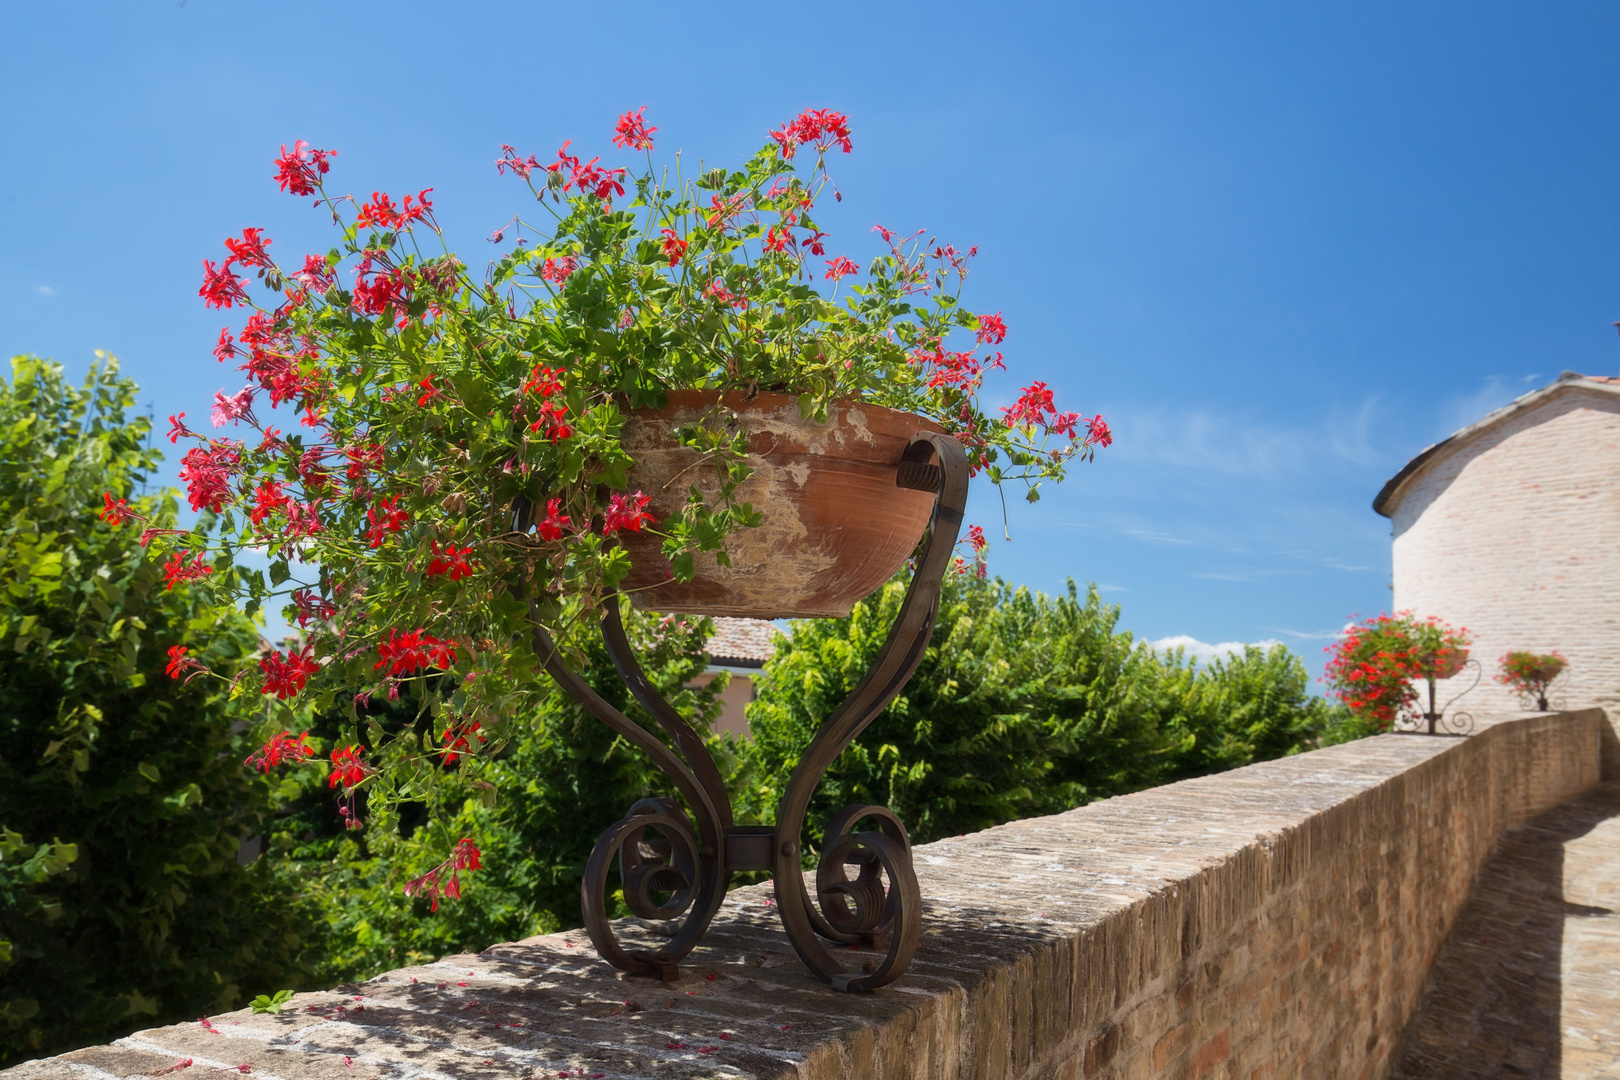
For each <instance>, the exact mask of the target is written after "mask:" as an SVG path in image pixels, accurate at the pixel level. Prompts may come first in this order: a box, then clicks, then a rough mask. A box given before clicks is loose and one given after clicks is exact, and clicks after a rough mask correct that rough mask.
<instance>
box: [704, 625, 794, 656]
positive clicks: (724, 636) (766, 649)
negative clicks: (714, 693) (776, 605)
mask: <svg viewBox="0 0 1620 1080" xmlns="http://www.w3.org/2000/svg"><path fill="white" fill-rule="evenodd" d="M779 633H781V631H780V630H778V629H777V628H776V627H775V626H774V625H772V624H771V623H769V622H767V621H766V620H764V619H733V618H727V617H725V616H716V617H715V620H714V636H713V637H711V638H710V639H709V647H708V650H707V651H708V654H709V659H710V660H713V661H714V662H715V663H717V664H737V665H738V666H740V667H759V666H761V665H762V664H764V663H765V661H767V660H769V659H770V658H771V657H772V656H773V655H775V653H776V646H775V645H774V644H772V642H771V639H772V638H773V637H775V636H776V635H777V634H779Z"/></svg>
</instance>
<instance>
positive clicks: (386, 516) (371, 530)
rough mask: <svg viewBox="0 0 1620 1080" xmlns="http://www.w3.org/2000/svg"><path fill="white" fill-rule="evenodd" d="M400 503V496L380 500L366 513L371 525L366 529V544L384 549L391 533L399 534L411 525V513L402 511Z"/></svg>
mask: <svg viewBox="0 0 1620 1080" xmlns="http://www.w3.org/2000/svg"><path fill="white" fill-rule="evenodd" d="M398 503H399V496H398V495H392V496H389V497H388V498H386V499H379V500H378V502H377V505H376V506H373V507H371V508H370V509H369V510H367V511H366V521H368V522H369V523H370V526H369V527H368V528H367V529H366V543H367V544H368V545H369V546H371V547H374V548H380V547H382V546H383V541H385V540H387V539H388V535H389V534H390V533H397V532H399V531H400V530H401V529H403V528H405V526H406V525H408V524H409V523H410V520H411V512H410V511H409V510H404V509H401V508H400V507H399V505H398Z"/></svg>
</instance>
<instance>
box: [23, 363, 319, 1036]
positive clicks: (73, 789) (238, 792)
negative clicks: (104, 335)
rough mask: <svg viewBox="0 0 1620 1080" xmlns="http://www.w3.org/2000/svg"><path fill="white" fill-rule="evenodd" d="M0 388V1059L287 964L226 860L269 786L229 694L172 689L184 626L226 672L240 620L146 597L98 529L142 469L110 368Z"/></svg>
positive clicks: (199, 1007) (46, 367)
mask: <svg viewBox="0 0 1620 1080" xmlns="http://www.w3.org/2000/svg"><path fill="white" fill-rule="evenodd" d="M12 367H13V377H12V379H11V380H10V381H9V382H8V381H6V380H3V379H0V745H3V746H4V748H5V749H4V753H3V756H0V827H3V832H0V939H3V941H4V943H5V944H4V947H3V949H0V1018H3V1023H4V1028H3V1030H0V1060H7V1061H9V1060H14V1059H16V1058H18V1057H20V1056H21V1057H26V1056H33V1055H35V1054H39V1053H48V1052H51V1051H54V1050H59V1049H64V1048H68V1047H71V1046H76V1045H82V1044H84V1043H87V1042H99V1041H103V1040H104V1039H107V1038H111V1037H114V1036H117V1035H119V1034H122V1033H123V1032H124V1031H127V1030H128V1029H129V1028H130V1027H132V1026H134V1025H135V1023H136V1021H137V1020H138V1019H139V1020H141V1021H145V1022H157V1021H167V1020H173V1019H178V1018H180V1017H184V1016H196V1015H197V1014H198V1013H200V1012H211V1011H217V1010H220V1009H227V1008H232V1007H235V1006H237V1005H239V1004H240V1003H241V1002H242V1001H244V1000H246V996H247V995H248V994H251V992H252V991H251V990H250V989H249V988H250V987H251V988H259V987H263V986H266V985H269V984H272V983H277V982H290V981H292V979H294V978H295V977H296V974H297V972H298V971H299V970H300V954H301V952H302V949H303V946H304V935H303V928H302V926H301V924H300V920H299V917H298V915H297V909H296V907H295V906H294V905H293V904H292V903H291V902H290V898H289V897H288V895H287V894H285V893H284V892H282V891H281V890H279V889H278V888H277V887H276V886H275V884H274V882H273V880H272V879H271V877H270V876H269V874H268V873H267V872H266V869H265V868H263V867H254V868H248V867H244V866H240V865H238V863H237V852H238V848H239V845H240V843H241V841H242V839H243V838H244V837H247V836H249V835H251V834H252V833H254V832H256V831H257V830H258V828H259V827H260V823H261V821H262V820H263V818H264V816H265V814H266V812H267V811H268V809H269V807H270V804H271V799H272V797H273V793H274V788H275V784H276V782H275V781H272V780H269V779H266V778H263V777H259V776H256V775H254V774H251V773H249V772H248V771H246V770H244V769H243V768H242V764H241V762H242V759H243V757H244V756H245V755H246V754H247V753H248V752H249V751H250V750H251V749H252V745H251V744H250V743H249V742H248V740H247V739H246V737H245V736H244V735H241V734H238V732H240V730H241V727H242V725H241V724H240V723H238V722H237V721H238V720H239V719H240V717H241V715H242V714H241V712H240V710H238V709H237V708H235V707H234V706H233V705H232V703H231V702H230V701H229V700H228V695H229V684H228V683H225V682H216V681H202V680H199V681H196V682H191V683H179V682H176V681H174V680H172V679H170V678H168V677H167V676H166V675H165V673H164V669H165V663H166V660H167V657H166V655H165V651H164V650H165V648H166V647H167V646H168V645H169V644H170V643H171V642H174V641H177V640H180V638H181V637H182V636H184V637H186V638H187V639H189V640H190V641H192V642H193V649H194V652H195V653H196V655H198V656H200V657H201V658H202V659H203V660H204V661H205V662H206V663H207V664H209V665H210V666H211V667H212V668H213V669H214V670H216V671H219V672H221V673H224V674H226V675H227V676H229V675H230V674H231V673H233V672H235V671H237V670H239V669H240V667H241V666H242V665H243V664H244V662H245V661H247V659H248V657H249V655H250V654H251V653H252V651H253V650H254V648H255V646H256V642H257V636H256V634H255V633H254V630H253V627H252V624H251V623H249V622H248V621H247V620H246V619H245V618H243V617H242V616H241V615H239V614H237V613H236V612H234V611H232V610H230V609H225V610H219V609H215V608H213V607H212V606H210V605H209V604H208V603H206V602H205V601H204V599H203V598H201V597H199V596H197V595H195V594H193V592H192V591H191V590H190V589H189V588H187V587H186V586H184V585H179V586H177V587H175V588H173V589H166V588H165V587H164V582H163V575H162V573H161V571H159V570H158V569H157V568H155V567H154V566H152V565H151V564H150V563H148V562H147V561H146V559H145V558H144V557H143V556H144V553H143V551H142V548H141V545H140V544H139V543H138V542H137V537H136V534H134V533H133V532H131V531H129V530H120V529H113V528H109V527H108V526H107V525H106V524H105V523H104V522H102V521H100V520H98V519H97V511H98V510H100V509H103V507H104V505H105V504H104V493H105V492H108V491H109V490H110V491H111V492H112V493H113V495H114V496H116V497H117V498H120V499H126V500H130V501H131V505H132V506H135V507H138V508H139V510H140V512H141V513H142V514H144V515H145V516H147V517H148V518H150V519H152V520H153V521H154V522H157V523H159V524H168V523H171V522H172V519H173V516H174V511H175V501H174V497H173V495H172V493H168V492H164V493H161V494H158V495H152V496H145V497H138V496H136V495H135V491H136V490H137V489H138V488H139V487H140V486H142V485H143V483H144V481H145V478H146V476H147V475H148V474H149V473H150V471H151V470H152V468H153V467H154V465H155V464H156V462H157V460H158V455H157V453H156V452H155V451H154V450H152V449H150V448H149V447H148V446H147V445H146V436H147V431H148V424H147V421H146V420H145V419H144V418H140V417H131V416H129V415H128V410H129V408H130V407H131V404H132V402H133V401H134V394H135V387H134V384H133V383H131V382H130V381H129V380H127V379H124V378H122V377H120V375H119V374H118V367H117V363H116V362H115V361H114V360H112V359H110V358H108V359H105V360H104V361H101V362H98V363H96V364H94V365H92V367H91V369H90V372H89V375H88V377H87V378H86V379H85V381H84V384H83V385H82V386H81V387H78V388H74V387H72V386H70V385H69V384H67V383H66V382H65V381H64V378H63V373H62V369H61V367H60V366H58V365H55V364H51V363H47V362H45V361H41V360H37V359H34V358H31V357H18V358H16V359H14V360H13V361H12Z"/></svg>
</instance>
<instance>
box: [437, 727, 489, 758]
mask: <svg viewBox="0 0 1620 1080" xmlns="http://www.w3.org/2000/svg"><path fill="white" fill-rule="evenodd" d="M481 727H483V725H482V724H480V723H479V722H478V721H477V720H474V721H473V722H472V723H470V724H467V723H462V724H459V725H456V724H452V725H451V726H450V727H447V728H445V729H444V734H443V735H440V736H439V741H440V742H442V743H444V749H443V750H442V751H441V752H440V756H441V757H442V759H443V761H444V763H445V764H446V765H450V764H453V763H454V762H455V760H456V759H457V758H458V757H459V756H460V755H461V754H462V753H465V752H471V750H472V743H471V742H469V741H468V739H469V738H475V739H477V740H478V742H479V744H480V745H482V744H483V743H484V741H485V740H484V735H483V732H481V731H479V730H478V729H479V728H481Z"/></svg>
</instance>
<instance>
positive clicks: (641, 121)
mask: <svg viewBox="0 0 1620 1080" xmlns="http://www.w3.org/2000/svg"><path fill="white" fill-rule="evenodd" d="M646 111H647V106H645V105H643V106H642V107H641V108H639V109H637V110H636V111H635V112H627V113H625V114H624V115H623V116H621V117H619V124H618V127H616V128H615V129H614V131H615V132H616V134H615V135H614V136H613V145H614V146H624V147H628V148H629V149H631V150H651V149H652V134H653V132H655V131H657V130H658V129H657V128H655V127H648V126H647V121H646V119H645V118H644V117H643V116H642V114H643V113H645V112H646ZM503 149H504V148H503Z"/></svg>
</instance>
